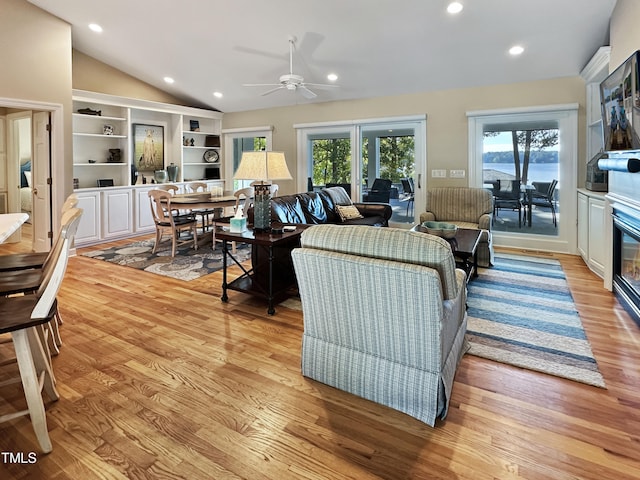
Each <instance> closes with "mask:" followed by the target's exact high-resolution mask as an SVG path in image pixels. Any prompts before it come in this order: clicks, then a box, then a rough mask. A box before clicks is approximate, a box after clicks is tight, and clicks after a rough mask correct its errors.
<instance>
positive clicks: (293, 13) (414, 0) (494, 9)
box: [29, 0, 615, 112]
mask: <svg viewBox="0 0 640 480" xmlns="http://www.w3.org/2000/svg"><path fill="white" fill-rule="evenodd" d="M29 1H30V3H32V4H34V5H36V6H38V7H40V8H42V9H43V10H46V11H48V12H50V13H51V14H53V15H56V16H57V17H59V18H61V19H63V20H65V21H67V22H68V23H70V24H71V25H72V38H73V46H74V48H75V49H77V50H78V51H80V52H83V53H85V54H87V55H89V56H91V57H94V58H96V59H97V60H100V61H102V62H104V63H106V64H108V65H111V66H113V67H115V68H117V69H119V70H121V71H123V72H126V73H128V74H130V75H132V76H134V77H136V78H138V79H140V80H142V81H144V82H147V83H149V84H151V85H154V86H156V87H158V88H160V89H162V90H165V91H167V92H168V93H170V94H172V95H174V96H176V97H180V98H184V99H185V100H187V101H190V102H194V103H195V104H199V105H207V106H210V107H213V108H217V109H219V110H221V111H223V112H233V111H244V110H253V109H262V108H270V107H276V106H286V105H295V104H304V103H316V102H327V101H335V100H347V99H358V98H370V97H380V96H388V95H400V94H408V93H417V92H426V91H434V90H447V89H456V88H466V87H476V86H483V85H494V84H508V83H514V82H523V81H532V80H542V79H548V78H556V77H565V76H574V75H578V74H579V73H580V70H581V69H582V68H583V67H584V65H585V64H586V63H587V62H588V60H589V59H590V58H591V56H592V55H593V54H594V53H595V51H596V50H597V49H598V48H599V47H600V46H602V45H607V44H608V28H609V18H610V16H611V13H612V11H613V8H614V6H615V0H597V1H585V0H535V1H532V0H509V1H505V0H460V3H461V4H462V5H463V7H464V8H463V10H462V11H461V12H460V13H459V14H457V15H452V14H449V13H448V12H447V5H448V3H449V1H448V0H322V1H313V0H302V1H301V0H297V1H294V0H268V1H266V0H234V1H229V0H186V1H180V2H178V1H175V0H135V1H131V0H107V1H87V0H56V1H51V0H29ZM90 23H97V24H99V25H101V26H102V28H103V31H102V33H99V34H97V33H94V32H93V31H91V30H90V29H89V28H88V25H89V24H90ZM291 36H293V37H295V38H296V42H295V45H296V49H295V53H294V57H293V72H294V73H295V74H296V75H300V76H303V77H304V81H305V82H310V83H320V84H325V83H330V82H329V81H328V80H327V74H329V73H335V74H336V75H337V76H338V79H337V81H335V84H336V85H339V87H338V88H320V87H313V86H310V87H309V88H310V89H311V90H312V91H313V92H314V93H315V94H317V96H316V97H315V98H312V99H309V98H305V96H303V95H301V93H300V91H299V90H287V89H280V90H277V91H275V92H273V93H271V94H268V95H262V94H263V93H264V92H266V91H268V90H270V89H271V87H267V86H265V87H247V86H243V85H244V84H249V83H251V84H256V83H257V84H272V83H276V84H277V83H278V82H279V78H280V76H281V75H283V74H287V73H289V66H290V65H289V38H290V37H291ZM514 45H520V46H522V47H523V48H524V52H523V53H522V54H521V55H519V56H512V55H510V54H509V53H508V50H509V49H510V48H511V47H512V46H514ZM164 77H171V78H173V79H174V83H173V84H167V83H165V81H164V80H163V79H164ZM214 92H220V93H221V94H222V97H220V98H217V97H215V96H214Z"/></svg>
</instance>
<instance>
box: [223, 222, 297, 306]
mask: <svg viewBox="0 0 640 480" xmlns="http://www.w3.org/2000/svg"><path fill="white" fill-rule="evenodd" d="M303 230H304V227H303V226H298V227H297V228H296V229H295V230H294V231H293V232H284V233H278V234H275V233H265V232H254V231H253V230H247V231H246V232H242V233H231V232H229V231H225V230H223V229H219V230H216V239H217V240H222V252H223V255H222V297H221V300H222V301H223V302H227V301H228V300H229V297H228V295H227V290H235V291H238V292H243V293H248V294H249V295H256V296H259V297H262V298H266V299H267V302H268V308H267V313H268V314H269V315H273V314H274V313H275V308H274V303H275V302H276V300H279V299H280V298H284V297H286V292H287V291H288V290H290V289H291V287H294V286H295V285H296V280H295V275H294V272H293V266H292V263H291V250H293V249H294V248H296V247H298V246H299V245H300V235H302V232H303ZM231 242H242V243H248V244H249V245H251V247H252V248H253V249H254V252H252V266H251V268H249V269H247V268H245V267H244V266H243V265H242V264H241V262H239V261H238V260H237V259H236V258H235V257H234V256H233V253H232V250H231V248H230V243H231ZM256 250H257V251H256ZM228 259H231V260H232V261H233V262H234V263H235V264H236V265H238V266H239V267H240V268H241V269H242V272H243V274H242V275H241V276H240V277H238V278H236V279H235V280H233V281H231V282H227V267H228V265H229V262H228Z"/></svg>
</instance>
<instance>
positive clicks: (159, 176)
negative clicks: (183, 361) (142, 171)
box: [153, 170, 168, 183]
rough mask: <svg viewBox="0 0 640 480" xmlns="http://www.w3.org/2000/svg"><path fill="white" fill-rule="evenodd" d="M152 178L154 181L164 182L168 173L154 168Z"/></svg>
mask: <svg viewBox="0 0 640 480" xmlns="http://www.w3.org/2000/svg"><path fill="white" fill-rule="evenodd" d="M153 178H154V179H155V181H156V183H165V182H166V181H167V178H168V175H167V171H166V170H156V171H155V172H153Z"/></svg>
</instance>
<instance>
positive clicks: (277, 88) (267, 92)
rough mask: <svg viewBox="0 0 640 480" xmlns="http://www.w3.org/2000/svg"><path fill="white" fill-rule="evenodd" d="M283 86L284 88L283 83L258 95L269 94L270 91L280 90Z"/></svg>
mask: <svg viewBox="0 0 640 480" xmlns="http://www.w3.org/2000/svg"><path fill="white" fill-rule="evenodd" d="M283 88H285V87H284V85H280V86H279V87H276V88H272V89H271V90H267V91H266V92H264V93H261V94H260V95H261V96H263V97H264V96H265V95H269V94H270V93H273V92H275V91H276V90H281V89H283Z"/></svg>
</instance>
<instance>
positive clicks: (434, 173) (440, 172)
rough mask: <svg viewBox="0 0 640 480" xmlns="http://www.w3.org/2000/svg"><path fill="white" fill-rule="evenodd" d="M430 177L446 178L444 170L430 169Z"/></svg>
mask: <svg viewBox="0 0 640 480" xmlns="http://www.w3.org/2000/svg"><path fill="white" fill-rule="evenodd" d="M431 177H432V178H447V171H446V170H431Z"/></svg>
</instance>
